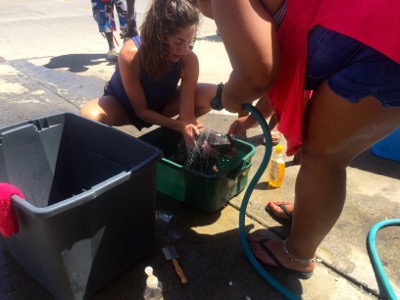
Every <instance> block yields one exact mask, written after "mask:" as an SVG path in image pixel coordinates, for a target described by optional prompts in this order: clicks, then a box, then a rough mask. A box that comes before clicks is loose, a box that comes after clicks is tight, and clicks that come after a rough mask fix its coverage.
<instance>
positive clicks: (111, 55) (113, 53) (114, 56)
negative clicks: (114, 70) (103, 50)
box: [107, 48, 118, 62]
mask: <svg viewBox="0 0 400 300" xmlns="http://www.w3.org/2000/svg"><path fill="white" fill-rule="evenodd" d="M107 60H108V61H110V62H116V61H117V60H118V52H117V49H115V48H113V49H111V50H110V51H108V53H107Z"/></svg>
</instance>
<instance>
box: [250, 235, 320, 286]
mask: <svg viewBox="0 0 400 300" xmlns="http://www.w3.org/2000/svg"><path fill="white" fill-rule="evenodd" d="M268 241H270V239H261V240H259V241H258V242H256V243H258V244H259V245H260V246H261V248H263V250H264V251H265V253H267V254H268V255H269V257H271V258H272V260H273V261H274V263H275V265H276V266H271V265H267V264H265V263H263V262H262V261H260V263H262V264H263V265H264V266H268V267H276V268H279V269H283V270H285V271H288V272H289V273H291V274H293V275H295V276H296V277H298V278H300V279H310V278H311V276H312V275H313V274H314V272H300V271H295V270H292V269H288V268H285V267H284V266H283V265H282V263H281V262H280V261H279V259H278V258H277V257H276V256H275V254H274V253H272V251H271V249H269V248H268V246H267V245H265V242H268Z"/></svg>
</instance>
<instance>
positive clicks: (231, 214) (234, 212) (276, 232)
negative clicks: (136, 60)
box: [0, 0, 400, 300]
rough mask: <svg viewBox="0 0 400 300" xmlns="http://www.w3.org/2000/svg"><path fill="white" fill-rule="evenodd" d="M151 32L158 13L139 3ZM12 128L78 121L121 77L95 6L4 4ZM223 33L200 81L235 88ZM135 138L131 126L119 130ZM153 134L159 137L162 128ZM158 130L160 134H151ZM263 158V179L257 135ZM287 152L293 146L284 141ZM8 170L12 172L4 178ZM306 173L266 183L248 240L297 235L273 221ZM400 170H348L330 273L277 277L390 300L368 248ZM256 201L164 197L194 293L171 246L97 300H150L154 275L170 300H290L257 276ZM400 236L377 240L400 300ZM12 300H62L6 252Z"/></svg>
mask: <svg viewBox="0 0 400 300" xmlns="http://www.w3.org/2000/svg"><path fill="white" fill-rule="evenodd" d="M136 2H137V3H136V10H137V13H138V21H139V23H140V22H141V20H142V18H143V13H144V11H145V9H146V7H147V5H148V3H149V2H148V1H145V0H141V1H138V0H137V1H136ZM0 25H1V27H2V28H3V30H2V34H1V38H0V103H1V105H0V128H3V127H5V126H8V125H11V124H16V123H20V122H23V121H25V120H31V119H36V118H39V117H43V116H47V115H51V114H55V113H60V112H73V113H78V109H79V107H80V106H81V105H82V104H83V103H84V102H86V101H88V100H90V99H92V98H94V97H97V96H100V95H101V93H102V90H103V85H104V83H105V81H106V80H107V79H108V78H109V77H110V75H111V74H112V72H113V70H114V68H115V65H114V64H110V63H108V62H107V61H106V52H107V42H106V40H105V39H104V38H103V37H102V36H101V35H100V34H99V33H98V32H97V25H96V23H95V22H94V21H93V19H92V15H91V7H90V1H83V0H69V1H61V0H52V1H50V0H44V1H26V0H18V1H13V2H12V3H11V2H9V1H4V0H0ZM215 31H216V27H215V24H214V23H213V22H212V21H211V20H208V19H204V20H203V22H202V26H201V28H200V34H199V38H198V40H197V42H196V44H195V48H194V51H195V52H196V53H197V55H198V57H199V59H200V64H201V66H200V67H201V75H200V81H203V82H213V83H218V82H221V81H222V82H223V81H226V80H227V78H228V76H229V73H230V70H231V67H230V64H229V61H228V58H227V55H226V52H225V48H224V46H223V43H222V42H221V40H220V37H219V36H217V35H216V34H215ZM234 119H235V116H233V115H231V114H220V113H215V112H211V113H210V114H208V115H207V116H205V117H203V118H202V122H203V123H204V124H205V125H206V126H207V127H209V128H212V129H216V130H218V131H221V132H224V131H226V130H227V129H228V127H229V125H230V124H231V122H232V121H233V120H234ZM119 129H121V130H123V131H125V132H127V133H128V134H131V135H133V136H135V137H138V136H140V135H141V134H143V133H145V132H147V131H148V130H144V131H142V132H138V131H137V130H135V129H134V128H133V127H131V126H124V127H121V128H119ZM151 129H154V127H153V128H151ZM151 129H150V130H151ZM248 136H249V142H250V143H252V144H253V145H254V146H256V154H255V156H254V157H253V159H252V163H253V166H252V167H251V169H250V173H249V175H248V178H249V180H251V178H253V175H254V173H255V172H256V170H257V168H258V166H259V165H260V162H261V159H262V157H263V154H264V149H265V148H264V146H262V145H260V141H261V130H260V128H254V129H251V130H250V131H249V132H248ZM282 142H283V144H285V141H282ZM0 167H1V166H0ZM298 170H299V166H298V165H295V164H294V163H293V162H292V158H291V157H288V158H287V168H286V174H285V180H284V184H283V186H282V187H281V188H279V189H272V190H271V189H268V188H267V183H266V181H265V179H263V178H262V179H261V180H260V182H259V183H258V184H257V186H256V189H255V190H254V192H253V194H252V196H251V199H250V203H249V206H248V207H247V215H248V218H247V219H246V229H247V230H248V231H251V232H255V231H257V232H259V233H260V234H262V235H265V236H266V237H270V236H280V237H285V236H287V235H288V233H289V230H290V228H289V227H288V225H287V224H283V225H281V224H280V223H277V222H276V221H275V220H274V219H272V218H271V217H270V215H269V214H268V213H266V212H265V210H264V208H265V205H266V203H267V202H268V201H274V200H282V199H288V200H291V199H293V195H294V183H295V178H296V175H297V172H298ZM399 179H400V164H399V163H396V162H393V161H390V160H386V159H382V158H379V157H376V156H374V155H372V154H371V152H370V151H369V150H368V151H366V152H364V153H363V154H361V155H360V156H359V157H357V158H356V159H355V160H354V161H353V163H352V164H351V166H350V167H349V168H348V185H347V201H346V204H345V208H344V211H343V214H342V215H341V217H340V219H339V221H338V222H337V224H336V225H335V227H334V229H333V230H332V232H331V233H330V234H329V235H328V237H327V238H326V240H325V241H324V242H323V243H322V245H321V247H320V249H319V251H318V253H317V255H318V258H319V259H320V263H319V264H318V268H317V269H316V271H315V274H314V276H313V277H312V278H311V279H310V280H306V281H305V280H298V279H297V278H295V277H293V276H292V275H288V274H287V273H286V272H284V271H282V270H278V269H274V268H268V269H267V271H268V272H270V273H271V275H273V276H274V277H276V278H277V280H279V281H280V282H281V283H282V284H283V285H285V286H286V287H287V288H289V289H290V290H291V291H292V292H293V293H295V294H297V295H298V296H301V297H302V298H304V299H376V298H378V295H379V291H378V286H377V283H376V280H375V276H374V273H373V269H372V267H371V263H370V261H369V257H368V253H367V248H366V237H367V234H368V232H369V230H370V229H371V227H372V226H373V225H374V224H376V223H377V222H379V221H381V220H385V219H392V218H399V216H400V199H399V195H400V180H399ZM243 196H244V192H242V193H240V194H239V195H238V196H236V197H234V198H233V199H232V200H231V201H230V202H229V204H228V205H227V206H226V207H224V208H223V209H222V210H220V211H218V212H216V213H214V214H206V213H203V212H201V211H198V210H195V209H193V208H191V207H188V206H185V205H182V204H181V203H179V202H178V201H175V200H174V199H171V198H169V197H166V196H164V195H162V194H158V198H157V209H158V210H160V211H167V212H169V213H171V214H172V215H174V217H175V219H176V220H177V222H176V224H177V225H176V227H175V228H173V230H175V231H177V232H179V238H177V239H176V241H175V242H174V245H175V247H176V248H177V249H178V252H179V254H180V257H181V259H180V261H181V264H182V267H183V268H184V269H185V270H186V273H187V276H188V279H189V283H188V284H187V285H181V284H180V282H179V279H178V277H177V276H176V274H175V273H174V270H173V268H172V266H171V264H170V262H168V261H166V260H165V258H164V256H163V253H162V251H161V244H162V241H159V244H158V245H157V247H156V249H155V250H154V254H153V255H151V256H149V257H147V258H145V259H143V260H141V261H139V262H138V263H137V264H135V265H134V266H132V267H131V268H130V269H129V270H128V271H127V272H125V273H124V274H122V275H121V276H120V277H119V278H117V279H116V280H115V281H113V282H112V283H111V284H110V285H108V286H106V287H104V288H103V289H102V290H100V291H99V292H98V293H97V294H96V295H95V296H94V297H93V299H141V297H142V292H143V289H144V287H145V274H144V271H143V270H144V268H145V267H146V266H147V265H151V266H153V268H154V270H155V273H156V275H157V276H158V277H159V279H160V280H161V281H162V282H163V284H164V296H165V299H167V300H182V299H194V300H197V299H199V300H202V299H224V298H230V299H252V300H255V299H283V298H284V297H283V296H281V295H280V294H279V293H278V292H277V291H276V290H275V289H274V288H273V287H271V286H270V285H269V284H268V283H266V282H265V281H264V279H263V278H262V277H261V276H260V275H259V274H258V273H257V272H256V270H255V269H254V268H253V267H252V265H251V264H250V262H249V261H248V259H247V258H246V255H245V253H244V251H243V249H242V245H241V243H240V239H239V229H238V224H239V211H238V210H239V208H240V206H241V203H242V198H243ZM399 236H400V234H399V229H398V228H392V227H391V228H385V229H384V230H382V232H380V233H379V234H378V235H377V239H376V240H377V241H376V242H377V248H378V251H379V256H380V258H381V261H382V264H383V265H384V267H385V271H386V272H387V276H388V277H389V279H390V281H391V284H392V287H393V289H394V290H395V292H396V294H397V295H400V285H399V282H400V274H399V271H398V270H399V269H400V261H399V259H398V253H399V250H400V238H399ZM0 299H38V300H39V299H40V300H42V299H52V297H51V295H50V294H49V293H48V292H47V291H46V290H45V289H44V288H42V287H41V286H40V285H39V284H38V283H37V282H36V281H35V280H34V279H33V278H32V277H31V276H30V275H28V274H27V273H26V272H25V271H24V270H23V269H22V268H21V266H19V265H18V264H17V263H16V262H15V260H14V259H13V258H12V256H11V255H10V254H9V253H7V252H6V251H5V250H4V249H3V248H1V246H0Z"/></svg>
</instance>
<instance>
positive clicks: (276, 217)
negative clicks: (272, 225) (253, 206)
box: [265, 203, 292, 222]
mask: <svg viewBox="0 0 400 300" xmlns="http://www.w3.org/2000/svg"><path fill="white" fill-rule="evenodd" d="M288 204H291V203H281V204H278V206H279V207H280V208H281V209H282V211H283V212H284V214H285V215H286V216H287V217H288V218H287V219H285V218H282V217H279V216H277V215H276V214H275V212H274V211H272V210H271V208H270V207H269V206H268V204H267V205H266V206H265V211H266V212H267V213H269V214H270V215H271V216H272V217H273V218H274V219H275V220H278V221H283V220H285V221H288V222H292V215H291V214H290V213H289V211H288V210H287V208H286V205H288Z"/></svg>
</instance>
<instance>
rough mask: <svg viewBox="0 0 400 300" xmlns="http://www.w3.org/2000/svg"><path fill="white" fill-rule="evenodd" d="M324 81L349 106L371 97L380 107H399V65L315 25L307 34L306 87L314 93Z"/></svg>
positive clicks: (378, 53) (347, 38)
mask: <svg viewBox="0 0 400 300" xmlns="http://www.w3.org/2000/svg"><path fill="white" fill-rule="evenodd" d="M325 80H327V81H328V84H329V86H330V88H331V89H332V90H333V91H334V92H335V93H336V94H337V95H339V96H341V97H343V98H346V99H347V100H349V101H350V102H352V103H356V102H357V101H359V100H360V99H361V98H364V97H366V96H369V95H372V96H374V97H375V98H377V99H378V101H379V102H380V103H381V105H382V106H383V107H400V64H398V63H396V62H395V61H393V60H391V59H390V58H388V57H387V56H385V55H384V54H382V53H380V52H378V51H376V50H375V49H373V48H371V47H369V46H367V45H365V44H363V43H361V42H359V41H357V40H355V39H353V38H350V37H348V36H345V35H342V34H340V33H337V32H334V31H331V30H328V29H326V28H324V27H321V26H317V27H315V28H313V29H312V30H311V31H310V32H309V40H308V52H307V75H306V83H305V88H306V89H309V90H315V89H316V88H317V87H318V85H319V84H320V83H322V82H323V81H325Z"/></svg>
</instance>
